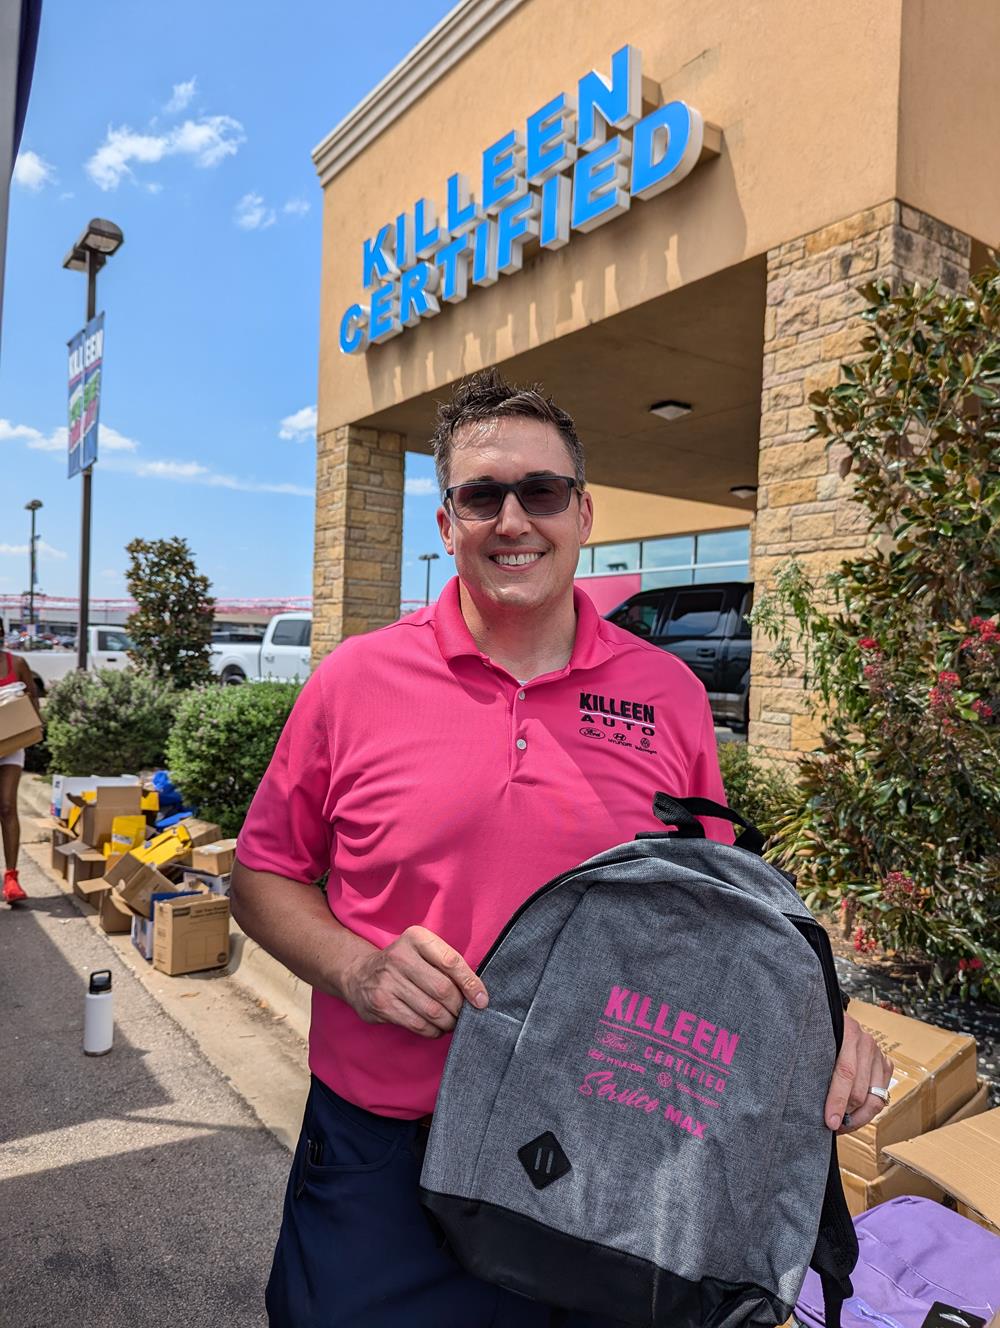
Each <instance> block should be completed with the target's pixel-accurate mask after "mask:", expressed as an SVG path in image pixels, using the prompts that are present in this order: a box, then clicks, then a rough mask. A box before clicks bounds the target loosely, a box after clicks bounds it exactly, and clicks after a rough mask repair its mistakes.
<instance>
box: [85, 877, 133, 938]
mask: <svg viewBox="0 0 1000 1328" xmlns="http://www.w3.org/2000/svg"><path fill="white" fill-rule="evenodd" d="M90 884H94V882H90ZM134 916H135V914H134V913H133V912H132V910H131V909H130V908H128V906H127V905H125V904H123V903H122V902H121V898H120V896H119V894H118V892H117V890H113V889H111V890H103V891H102V892H101V894H100V903H99V905H98V910H97V925H98V926H99V927H100V929H101V931H104V932H108V934H109V935H112V936H113V935H117V934H119V933H121V932H128V931H131V930H132V919H133V917H134Z"/></svg>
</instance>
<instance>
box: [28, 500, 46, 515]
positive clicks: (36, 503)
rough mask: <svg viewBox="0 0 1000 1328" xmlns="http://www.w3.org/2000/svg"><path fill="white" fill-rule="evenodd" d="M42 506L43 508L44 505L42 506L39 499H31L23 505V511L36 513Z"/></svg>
mask: <svg viewBox="0 0 1000 1328" xmlns="http://www.w3.org/2000/svg"><path fill="white" fill-rule="evenodd" d="M43 506H44V504H43V502H42V500H41V498H32V500H31V502H30V503H25V504H24V510H25V511H26V512H37V511H38V509H39V508H40V507H43Z"/></svg>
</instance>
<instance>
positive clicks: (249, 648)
mask: <svg viewBox="0 0 1000 1328" xmlns="http://www.w3.org/2000/svg"><path fill="white" fill-rule="evenodd" d="M311 643H312V614H311V613H308V612H305V611H300V612H298V613H276V614H275V615H274V617H273V618H272V619H271V621H270V622H269V623H268V624H267V630H266V631H265V632H264V639H263V640H262V641H259V642H257V643H256V644H251V643H246V644H240V643H238V642H235V641H213V644H212V659H211V663H212V669H213V671H214V672H215V673H216V674H218V676H219V678H220V679H221V680H222V682H224V683H241V682H261V681H262V680H264V679H276V680H278V681H282V682H291V681H294V680H295V679H298V680H299V681H300V682H304V681H305V680H306V678H308V677H309V672H310V669H311V667H312V663H311V655H310V650H309V647H310V645H311Z"/></svg>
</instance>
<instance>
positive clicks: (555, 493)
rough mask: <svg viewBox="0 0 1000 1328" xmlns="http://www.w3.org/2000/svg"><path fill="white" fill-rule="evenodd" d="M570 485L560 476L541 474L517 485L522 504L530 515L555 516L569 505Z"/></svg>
mask: <svg viewBox="0 0 1000 1328" xmlns="http://www.w3.org/2000/svg"><path fill="white" fill-rule="evenodd" d="M569 495H570V487H569V485H568V484H567V483H566V481H565V480H563V479H560V478H559V477H558V476H547V475H539V476H537V477H535V478H532V479H530V480H522V481H521V483H520V484H519V485H518V486H517V496H518V498H519V499H520V500H521V506H522V507H523V508H524V510H525V511H526V512H527V513H528V514H529V515H530V516H555V515H556V513H557V512H565V511H566V508H567V507H568V506H569Z"/></svg>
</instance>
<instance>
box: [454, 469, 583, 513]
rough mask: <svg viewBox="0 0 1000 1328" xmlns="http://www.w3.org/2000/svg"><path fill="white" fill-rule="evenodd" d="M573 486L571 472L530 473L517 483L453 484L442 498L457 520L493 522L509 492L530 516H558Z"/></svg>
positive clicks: (494, 481)
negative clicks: (564, 473)
mask: <svg viewBox="0 0 1000 1328" xmlns="http://www.w3.org/2000/svg"><path fill="white" fill-rule="evenodd" d="M576 488H577V483H576V480H575V479H574V478H573V476H572V475H530V476H529V477H528V478H527V479H525V480H518V481H517V483H516V484H501V483H500V482H499V481H497V480H477V481H475V482H474V483H472V484H453V485H452V487H451V488H450V489H445V491H444V498H445V502H446V503H451V510H452V511H453V512H454V513H455V515H456V516H457V517H458V518H459V520H460V521H492V520H493V519H494V518H495V517H497V516H499V515H500V509H501V508H502V507H503V505H504V502H505V501H506V499H507V495H508V494H509V493H512V494H514V496H515V497H516V498H517V501H518V502H519V503H520V504H521V506H522V507H523V508H524V510H525V511H526V512H527V514H528V515H529V516H558V515H559V513H560V512H565V511H566V508H567V507H569V500H570V496H571V495H572V493H573V491H574V489H576Z"/></svg>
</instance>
